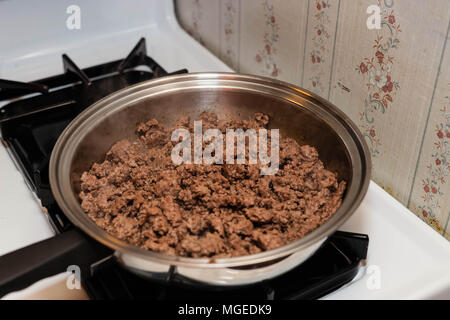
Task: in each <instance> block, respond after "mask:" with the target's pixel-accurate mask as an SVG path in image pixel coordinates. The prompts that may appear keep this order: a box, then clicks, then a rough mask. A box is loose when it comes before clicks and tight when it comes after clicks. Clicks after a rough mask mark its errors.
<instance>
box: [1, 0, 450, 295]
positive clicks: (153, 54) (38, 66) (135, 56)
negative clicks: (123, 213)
mask: <svg viewBox="0 0 450 320" xmlns="http://www.w3.org/2000/svg"><path fill="white" fill-rule="evenodd" d="M139 3H140V5H141V6H140V7H141V8H143V9H142V10H136V9H134V8H130V7H127V6H123V5H119V4H117V6H116V7H114V8H111V6H109V2H107V1H98V2H96V3H95V5H94V4H92V3H89V2H86V3H84V4H81V10H82V12H83V11H84V12H91V11H94V10H95V11H101V10H102V9H104V10H105V11H107V12H108V13H109V14H108V17H103V16H102V17H100V18H99V21H96V22H95V23H86V24H87V25H86V26H85V27H82V29H81V30H79V31H80V33H78V34H77V33H76V32H78V31H73V30H64V28H62V29H63V30H62V31H60V32H59V31H58V32H56V31H54V30H60V29H61V27H60V26H58V25H52V24H57V23H58V21H59V20H58V19H54V18H55V17H57V16H58V15H59V14H60V11H61V12H63V13H64V12H65V8H66V7H67V6H69V5H70V3H69V2H67V3H66V2H65V1H61V3H58V4H57V5H55V3H53V2H50V1H49V2H45V1H44V2H43V5H42V6H41V7H40V8H35V9H36V10H37V12H36V10H34V11H31V10H30V11H29V12H28V11H27V10H25V11H23V8H21V7H20V5H16V4H14V2H11V3H10V2H7V3H5V2H3V3H0V18H2V19H3V21H6V23H7V25H12V26H14V23H16V22H15V20H14V18H12V17H13V16H14V14H11V13H18V12H21V14H22V16H25V17H23V18H24V19H27V15H29V17H28V18H30V17H32V16H33V15H34V16H39V17H41V16H42V19H45V17H47V18H48V19H47V20H48V21H50V22H49V24H48V25H45V26H42V28H41V29H40V30H39V35H37V34H35V33H34V32H35V31H32V32H31V36H30V32H29V30H23V29H20V28H17V29H15V35H14V36H15V41H14V42H15V43H16V44H17V45H16V46H5V45H2V44H0V49H1V50H0V52H2V53H1V54H2V56H0V78H2V79H5V80H1V81H0V88H1V89H0V100H1V102H0V103H1V104H0V106H2V107H3V108H2V109H0V110H2V111H0V127H1V135H2V142H3V145H2V146H0V176H1V177H2V179H1V180H0V255H5V256H3V257H1V256H0V269H1V261H2V258H5V257H7V255H6V254H7V253H8V252H11V251H14V250H16V249H19V248H21V247H25V246H29V245H32V244H33V243H36V242H38V241H40V240H43V239H48V240H47V241H49V242H51V241H52V240H53V241H54V239H63V241H69V242H68V243H72V245H73V244H74V242H73V241H74V239H73V237H72V235H73V233H72V230H73V228H74V227H73V226H72V225H71V223H70V222H69V221H68V219H67V218H66V217H65V216H64V214H63V213H62V212H61V210H60V209H59V208H58V206H57V205H56V203H55V201H54V199H53V197H52V194H51V190H50V186H49V181H48V160H49V157H50V154H51V150H52V147H53V145H54V143H55V142H56V139H57V138H58V136H59V134H60V133H61V131H62V130H63V129H64V127H65V126H66V125H67V124H68V123H69V122H70V121H71V119H73V118H74V117H75V116H76V115H77V114H78V113H79V112H81V111H82V110H84V108H86V107H88V106H89V105H90V104H92V103H93V102H95V101H97V100H99V99H101V98H102V97H104V96H106V95H108V94H109V93H111V92H114V91H116V90H119V89H121V88H124V87H126V86H129V85H132V84H136V83H139V82H141V81H145V80H149V79H152V78H154V77H159V76H165V75H168V74H171V73H180V72H187V71H189V72H195V71H229V72H230V71H232V70H231V69H229V68H228V67H227V66H225V65H224V64H223V63H222V62H221V61H220V60H218V59H217V58H216V57H214V56H213V55H212V54H211V53H210V52H208V51H207V50H206V49H204V48H203V47H201V46H200V45H199V44H198V43H197V42H195V40H193V39H192V38H191V37H189V36H188V35H187V34H186V33H185V32H184V31H183V30H182V29H181V28H180V27H179V25H178V24H177V22H176V18H175V16H174V8H173V3H172V1H142V3H141V2H139ZM5 13H8V14H5ZM124 16H125V17H127V19H123V17H124ZM131 17H133V18H134V19H131ZM50 18H52V19H50ZM102 19H103V20H102ZM110 19H117V23H115V24H114V25H109V26H108V22H109V21H111V20H110ZM99 26H100V27H99ZM83 28H85V29H83ZM13 29H14V28H13ZM2 32H3V33H5V36H6V32H7V31H6V30H2V31H0V33H2ZM41 35H42V37H41ZM45 35H47V36H45ZM49 35H51V36H49ZM33 36H34V37H35V38H33ZM40 37H41V38H40ZM19 40H22V41H28V42H29V45H28V46H21V45H19V42H20V41H19ZM136 43H137V44H136ZM3 46H5V47H3ZM133 47H134V49H132V50H131V52H130V49H131V48H133ZM55 74H59V75H57V76H55ZM6 79H7V80H6ZM36 79H42V80H36ZM14 164H15V166H16V168H14ZM16 169H17V170H16ZM27 186H28V188H27ZM56 234H58V235H59V237H57V238H55V237H54V236H55V235H56ZM61 236H62V237H61ZM71 237H72V238H71ZM369 237H370V245H369ZM64 239H65V240H64ZM70 241H72V242H70ZM75 244H76V245H80V246H81V245H91V244H86V243H84V242H76V241H75ZM27 248H29V249H30V250H32V248H33V247H27ZM93 248H94V249H93V250H94V251H95V252H96V254H95V255H94V256H95V257H93V258H92V257H90V258H92V259H93V260H92V259H91V260H89V259H87V260H86V261H84V260H83V259H80V258H79V260H78V263H80V264H83V263H86V264H88V265H87V267H89V269H90V273H89V274H90V276H89V277H87V278H85V279H83V288H84V290H85V291H83V290H81V291H83V292H86V293H87V296H89V297H90V298H93V299H108V298H109V299H115V298H150V299H172V298H174V299H183V298H186V297H189V299H190V300H192V299H206V298H211V299H227V298H230V297H234V296H236V295H239V296H248V295H251V296H252V297H258V298H260V299H311V298H319V297H323V298H325V299H346V298H358V299H359V298H436V297H447V298H448V297H450V274H448V270H449V267H450V259H449V257H450V247H449V245H448V243H447V241H446V240H445V239H443V238H442V237H440V236H439V235H438V234H437V233H435V232H434V231H433V230H432V229H431V228H429V227H428V226H427V225H426V224H424V223H423V222H422V221H420V219H418V218H417V217H416V216H415V215H413V214H412V213H411V212H409V211H408V210H407V209H406V208H404V207H403V206H402V205H401V204H399V203H398V202H397V201H396V200H394V199H393V198H392V197H391V196H389V195H388V194H387V193H386V192H384V191H383V190H382V189H381V188H379V187H378V186H377V185H375V184H374V183H371V185H370V187H369V191H368V193H367V196H366V198H365V200H364V201H363V203H362V205H361V207H360V208H359V209H358V210H357V212H356V213H355V214H354V215H353V217H352V218H351V219H350V220H349V221H348V222H347V223H346V224H345V225H344V226H343V227H342V231H339V232H337V233H336V234H335V235H333V236H332V237H330V239H329V241H327V242H326V244H325V245H324V246H323V247H322V248H321V249H320V250H319V251H318V252H317V253H316V254H315V255H314V256H313V257H311V259H309V260H308V261H307V262H305V263H304V264H302V265H300V266H299V267H297V268H295V269H294V270H292V271H290V272H288V273H286V274H284V275H282V276H280V277H277V278H276V279H272V280H270V281H267V282H264V283H260V284H258V285H257V286H252V287H246V288H237V289H236V288H234V289H228V290H225V291H224V290H222V291H219V290H217V288H206V287H195V289H192V288H193V286H192V285H190V286H189V287H188V286H186V283H185V279H176V278H173V277H168V279H166V280H165V281H164V282H161V283H153V282H148V281H143V280H142V279H141V278H139V277H137V276H135V275H133V274H131V273H129V272H128V271H125V270H123V269H122V268H121V267H120V266H118V265H116V263H115V262H113V261H112V259H110V258H109V255H110V254H111V252H109V251H108V250H106V251H103V249H102V248H96V246H95V245H93ZM96 250H98V251H96ZM29 252H30V251H29ZM66 253H67V252H60V253H58V254H59V257H60V258H61V257H64V255H65V254H66ZM24 259H25V260H28V263H29V264H28V271H27V272H29V278H28V280H26V281H25V282H21V280H20V281H19V280H17V281H16V282H11V283H12V284H11V283H10V286H9V287H7V286H4V287H3V289H4V290H3V291H1V288H0V292H1V293H0V296H1V295H2V294H4V293H7V292H10V291H14V290H17V289H19V288H22V287H24V286H25V284H26V285H29V284H32V283H33V281H34V280H36V279H35V278H36V277H37V278H38V279H39V278H45V279H43V280H41V281H39V282H38V283H36V284H34V285H32V286H31V287H29V288H28V289H26V290H23V291H20V292H16V293H12V294H9V295H8V296H7V298H29V297H34V298H43V297H52V295H51V294H50V293H49V292H50V291H51V289H50V288H51V287H54V286H55V283H58V284H59V287H60V290H59V293H58V295H57V296H53V297H63V296H64V297H66V298H76V297H80V294H79V291H80V290H69V289H68V288H67V287H66V286H65V283H66V279H67V277H68V276H69V274H67V273H65V272H64V271H65V269H66V268H67V263H65V264H64V267H63V266H62V265H61V261H64V259H59V260H58V262H55V261H53V262H52V261H49V262H48V264H47V266H46V268H45V269H44V270H42V269H39V270H35V269H33V263H32V254H30V256H28V257H24ZM4 261H5V260H4ZM93 262H94V263H93ZM14 264H16V265H14ZM22 264H23V261H16V263H14V261H13V262H11V265H8V266H7V267H8V268H11V269H13V268H15V267H17V266H19V265H22ZM3 268H5V266H4V265H3ZM31 275H34V277H31ZM39 276H40V277H39ZM30 279H33V281H31V280H30ZM412 280H414V281H412ZM0 287H1V285H0ZM149 292H151V294H150V293H149ZM81 296H83V295H81ZM87 296H86V295H84V297H87Z"/></svg>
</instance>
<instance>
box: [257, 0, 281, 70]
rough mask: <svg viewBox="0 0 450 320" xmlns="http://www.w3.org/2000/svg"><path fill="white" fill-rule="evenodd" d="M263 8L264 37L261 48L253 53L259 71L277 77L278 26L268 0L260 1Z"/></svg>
mask: <svg viewBox="0 0 450 320" xmlns="http://www.w3.org/2000/svg"><path fill="white" fill-rule="evenodd" d="M262 6H263V8H264V18H265V25H264V30H265V32H264V37H263V41H262V43H261V44H262V48H261V49H259V50H258V51H257V53H256V55H255V60H256V62H258V63H259V64H260V65H261V73H262V74H264V75H270V76H272V77H278V76H279V75H280V73H281V70H280V68H279V67H278V66H277V62H276V54H277V42H278V39H279V38H280V35H279V33H278V32H279V29H280V28H279V26H278V23H277V17H276V14H275V10H274V6H273V5H272V3H271V1H270V0H265V1H264V2H263V3H262Z"/></svg>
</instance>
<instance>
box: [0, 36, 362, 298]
mask: <svg viewBox="0 0 450 320" xmlns="http://www.w3.org/2000/svg"><path fill="white" fill-rule="evenodd" d="M62 60H63V68H64V73H63V74H61V75H57V76H54V77H50V78H45V79H41V80H37V81H34V82H30V83H23V82H17V81H10V80H1V79H0V102H2V101H7V102H9V103H8V104H6V105H4V106H3V108H0V130H1V134H2V142H3V144H4V145H5V146H6V149H7V150H8V152H9V153H10V155H11V157H12V159H13V160H14V163H15V164H16V165H17V167H18V169H19V170H20V171H21V172H22V173H23V175H24V176H25V178H26V179H25V180H26V182H27V184H28V185H29V187H30V189H31V190H32V191H33V192H34V193H35V194H36V196H37V197H38V198H39V200H40V201H41V204H42V206H43V208H45V210H46V211H47V212H48V216H49V218H50V222H51V223H52V225H53V227H54V228H55V230H56V231H57V232H58V233H59V234H58V235H56V236H55V237H53V238H50V239H47V240H44V241H41V242H38V243H35V244H33V245H30V246H28V247H25V248H23V249H20V250H19V251H16V252H13V253H10V254H7V255H4V256H2V257H0V296H2V295H3V294H6V293H8V292H11V291H14V290H19V289H22V288H24V287H26V286H28V285H30V284H32V283H33V282H35V281H37V280H39V279H42V278H44V277H48V276H51V275H54V274H57V273H59V272H62V271H64V270H65V269H66V268H67V265H68V264H67V261H76V263H77V265H78V266H80V268H81V270H82V274H84V275H89V276H88V277H85V278H83V282H84V288H85V289H86V291H87V292H88V294H89V295H90V297H91V298H93V299H132V298H137V299H145V298H147V299H185V300H194V299H197V300H214V299H221V300H232V299H235V298H236V297H237V296H246V297H252V298H253V299H268V300H273V299H314V298H318V297H321V296H323V295H325V294H327V293H329V292H331V291H333V290H335V289H337V288H339V287H341V286H342V285H344V284H345V283H348V282H349V281H351V280H352V279H353V278H354V277H355V275H356V274H357V272H358V270H359V266H360V264H361V261H363V260H364V259H365V258H366V254H367V247H368V242H369V239H368V237H367V236H366V235H360V234H353V233H346V232H339V231H338V232H336V233H335V234H334V235H333V236H331V237H330V238H329V239H328V241H327V242H326V243H325V244H324V245H323V246H322V247H321V248H320V249H319V250H318V251H317V252H316V253H315V254H314V255H313V256H312V257H311V258H310V259H308V260H307V261H306V262H304V263H303V264H301V265H299V266H298V267H296V268H295V269H293V270H291V271H289V272H287V273H285V274H283V275H281V276H279V277H277V278H274V279H270V280H267V281H264V282H261V283H259V284H256V285H252V286H246V287H239V288H235V287H234V288H228V289H224V288H223V287H220V288H218V287H207V286H205V285H201V284H199V283H194V282H192V280H188V279H186V278H182V277H181V276H180V275H178V274H177V273H176V272H175V267H173V266H172V267H171V270H172V273H169V277H167V278H166V279H165V281H162V282H160V283H155V282H150V281H146V280H144V279H142V278H140V277H139V276H137V275H135V274H132V273H130V272H129V271H127V270H124V269H122V268H121V267H120V266H119V265H118V264H117V263H116V262H115V260H113V259H111V258H108V257H110V255H111V254H112V252H111V250H110V249H109V248H106V247H104V246H103V245H101V244H100V243H98V242H96V241H94V240H93V239H90V238H89V237H87V236H85V235H84V234H82V233H81V232H79V231H78V230H77V229H76V228H74V227H73V226H72V225H71V223H70V222H69V220H68V219H67V218H66V217H65V215H64V214H63V212H62V211H61V209H60V208H59V207H58V205H57V204H56V201H55V199H54V198H53V196H52V193H51V189H50V183H49V178H48V165H49V160H50V155H51V152H52V149H53V147H54V145H55V143H56V140H57V139H58V137H59V135H60V134H61V132H62V131H63V130H64V128H65V127H66V126H67V125H68V124H69V123H70V122H71V121H72V119H74V118H75V117H76V116H77V115H78V114H79V113H80V112H82V111H83V110H84V109H86V108H87V107H88V106H90V105H91V104H93V103H94V102H96V101H98V100H100V99H101V98H103V97H105V96H106V95H108V94H110V93H112V92H114V91H117V90H120V89H122V88H125V87H127V86H130V85H133V84H136V83H139V82H142V81H145V80H149V79H153V78H157V77H161V76H165V75H169V74H168V73H167V72H166V71H165V70H164V69H163V68H162V67H161V66H160V65H159V64H158V63H156V62H155V61H154V60H153V59H152V58H150V57H149V56H147V51H146V46H145V39H144V38H142V39H141V40H140V41H139V42H138V44H137V45H136V46H135V47H134V49H133V50H132V51H131V52H130V54H129V55H128V56H127V57H126V58H125V59H123V60H117V61H112V62H108V63H104V64H101V65H97V66H93V67H89V68H85V69H80V68H79V67H78V66H77V65H76V64H75V63H74V62H73V61H72V60H71V59H70V58H69V57H68V56H67V55H65V54H64V55H63V56H62ZM142 67H145V69H148V70H144V71H143V69H142ZM184 72H187V70H186V69H182V70H179V71H176V72H173V73H171V74H178V73H184ZM12 214H13V213H12ZM12 266H13V268H11V267H12Z"/></svg>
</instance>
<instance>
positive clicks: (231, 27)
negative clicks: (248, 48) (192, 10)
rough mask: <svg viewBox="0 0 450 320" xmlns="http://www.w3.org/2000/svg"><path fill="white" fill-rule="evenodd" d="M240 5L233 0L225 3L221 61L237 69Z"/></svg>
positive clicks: (227, 0)
mask: <svg viewBox="0 0 450 320" xmlns="http://www.w3.org/2000/svg"><path fill="white" fill-rule="evenodd" d="M238 5H239V3H238V2H237V1H233V0H226V1H223V8H224V12H223V26H222V35H223V44H222V46H223V47H222V50H221V59H222V60H223V61H225V62H226V63H227V64H228V65H229V66H231V67H232V68H234V69H236V68H237V66H238V65H237V62H238V61H237V54H238V48H237V46H236V41H234V37H235V35H236V33H237V32H239V30H238V29H237V25H238V19H239V16H238V7H237V6H238Z"/></svg>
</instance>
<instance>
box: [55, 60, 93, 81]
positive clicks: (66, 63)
mask: <svg viewBox="0 0 450 320" xmlns="http://www.w3.org/2000/svg"><path fill="white" fill-rule="evenodd" d="M62 60H63V67H64V72H66V73H68V72H72V73H73V74H75V75H76V76H77V77H78V78H80V80H81V81H82V82H83V83H84V84H85V85H86V86H90V85H91V80H89V77H88V76H87V75H86V74H85V73H84V72H83V70H81V69H80V68H78V66H77V65H76V64H75V62H73V61H72V59H70V58H69V56H68V55H67V54H65V53H64V54H63V55H62Z"/></svg>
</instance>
